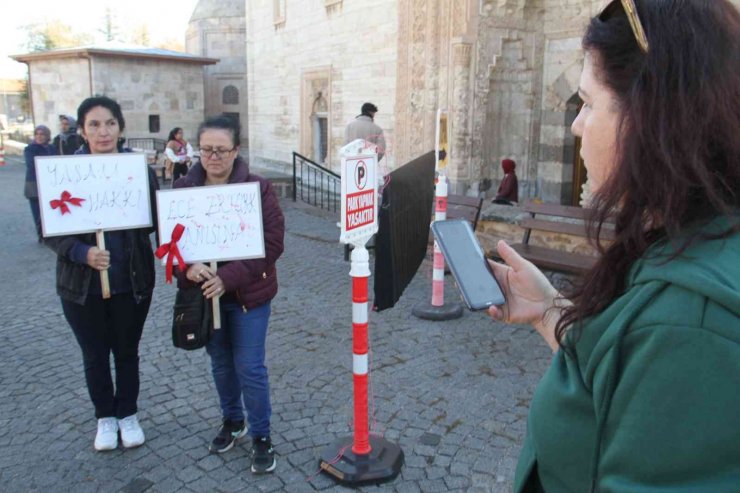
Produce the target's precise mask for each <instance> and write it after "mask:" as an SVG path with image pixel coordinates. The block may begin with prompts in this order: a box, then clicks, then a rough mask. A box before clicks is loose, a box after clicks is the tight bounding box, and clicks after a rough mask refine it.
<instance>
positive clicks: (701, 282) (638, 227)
mask: <svg viewBox="0 0 740 493" xmlns="http://www.w3.org/2000/svg"><path fill="white" fill-rule="evenodd" d="M583 48H584V50H585V59H584V66H583V72H582V74H581V79H580V84H579V87H578V93H579V95H580V97H581V98H582V99H583V102H584V104H583V107H582V109H581V110H580V113H579V114H578V117H577V118H576V120H575V121H574V122H573V125H572V130H573V133H574V134H575V135H576V136H579V137H581V139H582V147H581V155H582V156H583V159H584V163H585V166H586V169H587V171H588V176H589V181H590V182H591V185H592V192H593V200H592V204H593V207H594V209H595V212H594V214H595V215H594V216H593V220H592V226H594V228H595V229H591V231H592V234H593V235H594V236H596V231H598V230H599V228H600V227H601V225H603V224H604V222H605V221H606V220H607V218H608V217H610V216H614V219H615V224H616V230H615V233H614V240H613V241H612V242H610V244H609V245H604V244H601V243H600V242H598V240H597V246H599V248H600V250H601V253H602V254H601V256H600V257H599V259H598V260H597V262H596V264H595V265H594V267H593V268H592V269H591V270H590V271H589V272H588V273H587V274H586V275H585V279H583V282H582V283H581V284H580V285H579V286H578V287H577V288H576V289H575V291H574V292H571V293H570V295H569V296H568V297H567V298H566V297H565V296H564V295H562V294H561V293H559V292H557V291H556V290H555V288H554V287H553V286H552V285H551V284H550V283H549V281H548V280H547V278H546V277H545V276H544V275H543V274H542V273H541V272H540V271H539V270H538V269H537V268H536V267H535V266H534V265H533V264H532V263H530V262H528V261H527V260H525V259H523V258H522V257H521V256H519V255H518V254H517V252H516V251H514V250H513V249H512V248H511V247H510V246H508V245H507V244H506V243H505V242H503V241H502V242H499V244H498V252H499V254H500V255H501V258H503V259H504V261H505V262H506V265H504V264H499V263H493V262H492V266H493V269H494V272H495V274H496V278H497V279H498V281H499V283H500V284H501V286H502V288H503V290H504V294H505V297H506V304H505V305H504V306H501V307H492V308H491V309H490V310H489V312H490V315H491V316H492V317H493V318H494V319H496V320H503V321H505V322H508V323H516V324H521V323H531V324H532V325H533V326H534V328H535V329H536V330H537V331H538V332H539V333H540V335H541V336H542V337H543V338H544V340H545V341H546V342H547V344H548V345H549V346H550V348H551V349H552V350H553V351H554V352H555V354H554V357H553V360H552V363H551V366H550V368H549V370H548V371H547V372H546V373H545V375H544V377H543V378H542V381H541V382H540V383H539V385H538V387H537V390H536V391H535V393H534V396H533V398H532V401H531V405H530V411H529V422H528V431H527V436H526V439H525V443H524V446H523V449H522V452H521V455H520V458H519V465H518V468H517V473H516V480H515V487H514V491H515V492H517V493H522V492H542V491H546V492H547V493H558V492H576V491H577V492H603V493H607V492H638V491H639V492H643V493H648V492H650V493H657V492H659V491H682V492H709V491H717V492H719V491H728V492H729V491H738V487H739V485H740V426H738V416H740V392H738V384H740V138H738V136H740V12H738V9H737V8H736V7H735V6H733V5H732V4H731V3H730V2H729V1H728V0H651V1H645V0H613V1H612V2H610V3H609V4H607V6H606V7H605V9H604V10H603V11H602V12H601V14H599V15H598V16H597V17H595V18H593V19H591V21H590V24H589V26H588V28H587V31H586V34H585V36H584V38H583Z"/></svg>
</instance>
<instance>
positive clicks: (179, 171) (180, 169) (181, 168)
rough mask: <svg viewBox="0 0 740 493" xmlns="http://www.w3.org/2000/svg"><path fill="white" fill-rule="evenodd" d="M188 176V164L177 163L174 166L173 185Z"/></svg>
mask: <svg viewBox="0 0 740 493" xmlns="http://www.w3.org/2000/svg"><path fill="white" fill-rule="evenodd" d="M187 174H188V164H187V163H175V164H173V165H172V183H175V182H176V181H177V179H178V178H180V177H181V176H185V175H187Z"/></svg>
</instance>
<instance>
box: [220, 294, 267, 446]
mask: <svg viewBox="0 0 740 493" xmlns="http://www.w3.org/2000/svg"><path fill="white" fill-rule="evenodd" d="M269 320H270V303H269V302H268V303H265V304H264V305H261V306H259V307H257V308H253V309H250V310H249V311H248V312H247V313H244V311H243V310H242V307H241V305H238V304H236V303H222V304H221V329H219V330H215V331H213V333H212V334H211V340H210V341H209V342H208V345H207V346H206V351H208V354H209V355H210V356H211V370H212V372H213V381H214V382H215V384H216V390H218V397H219V400H220V401H221V412H222V414H223V418H224V419H228V420H231V421H243V420H244V408H246V409H247V421H248V423H249V433H250V435H252V437H268V436H270V416H271V414H272V408H271V407H270V385H269V383H268V381H267V367H265V341H266V339H267V323H268V322H269ZM242 403H243V405H242Z"/></svg>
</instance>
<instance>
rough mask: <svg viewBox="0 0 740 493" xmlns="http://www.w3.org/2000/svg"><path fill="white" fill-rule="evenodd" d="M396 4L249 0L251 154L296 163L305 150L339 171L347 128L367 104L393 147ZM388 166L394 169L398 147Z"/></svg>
mask: <svg viewBox="0 0 740 493" xmlns="http://www.w3.org/2000/svg"><path fill="white" fill-rule="evenodd" d="M398 7H399V5H398V2H397V1H396V0H344V1H337V0H313V1H291V0H249V1H248V2H247V59H248V62H247V65H248V73H249V75H248V78H249V138H250V157H251V158H252V160H253V161H254V162H256V163H262V164H268V163H272V164H281V163H289V162H291V159H292V157H291V153H292V152H293V151H297V152H299V153H301V154H303V155H305V156H307V157H309V158H311V159H313V160H315V161H317V162H320V163H323V164H326V165H327V166H330V167H332V168H334V169H338V163H339V157H338V150H339V148H340V147H341V146H342V145H343V144H344V129H345V126H346V125H347V123H349V122H350V121H351V120H352V119H353V118H354V117H355V116H357V115H358V114H359V113H360V107H361V106H362V103H364V102H366V101H371V102H373V103H374V104H375V105H376V106H378V108H379V112H378V114H377V115H376V123H378V124H379V125H380V126H381V127H382V128H383V129H384V134H385V137H386V142H387V143H388V146H389V148H392V146H393V141H394V128H395V118H396V111H395V106H396V103H395V101H396V57H397V42H398V23H397V22H396V19H397V18H398ZM387 155H388V159H387V163H386V165H387V166H390V167H393V166H394V163H395V158H394V155H393V152H392V150H390V149H389V152H388V153H387Z"/></svg>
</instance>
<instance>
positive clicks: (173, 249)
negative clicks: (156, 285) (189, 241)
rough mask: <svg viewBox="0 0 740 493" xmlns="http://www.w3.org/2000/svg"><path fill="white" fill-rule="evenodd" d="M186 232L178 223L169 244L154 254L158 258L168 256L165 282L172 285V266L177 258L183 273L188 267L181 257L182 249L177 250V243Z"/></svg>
mask: <svg viewBox="0 0 740 493" xmlns="http://www.w3.org/2000/svg"><path fill="white" fill-rule="evenodd" d="M184 232H185V226H183V225H182V224H180V223H177V224H176V225H175V227H174V228H173V229H172V236H171V238H170V242H169V243H165V244H163V245H162V246H160V247H159V248H157V251H156V252H154V254H155V255H156V256H157V258H162V257H164V256H165V255H167V266H166V268H165V281H166V282H167V283H168V284H172V264H173V263H174V261H175V258H177V263H178V265H179V266H180V270H182V271H183V272H184V271H185V269H186V268H187V265H186V264H185V261H184V260H183V259H182V255H180V249H179V248H177V242H178V241H180V238H182V234H183V233H184Z"/></svg>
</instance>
